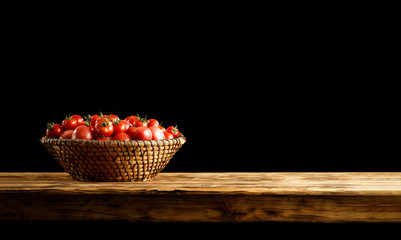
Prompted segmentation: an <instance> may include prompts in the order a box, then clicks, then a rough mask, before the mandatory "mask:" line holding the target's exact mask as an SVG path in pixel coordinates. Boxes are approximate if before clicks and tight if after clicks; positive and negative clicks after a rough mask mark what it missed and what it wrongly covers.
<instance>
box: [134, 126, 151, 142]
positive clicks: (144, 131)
mask: <svg viewBox="0 0 401 240" xmlns="http://www.w3.org/2000/svg"><path fill="white" fill-rule="evenodd" d="M131 138H132V139H133V140H152V131H150V129H149V128H148V127H138V128H135V129H134V130H133V133H132V136H131Z"/></svg>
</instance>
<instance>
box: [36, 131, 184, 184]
mask: <svg viewBox="0 0 401 240" xmlns="http://www.w3.org/2000/svg"><path fill="white" fill-rule="evenodd" d="M40 141H41V142H42V144H43V145H44V146H45V147H46V149H47V150H48V151H49V153H50V154H51V155H52V156H53V157H54V158H55V159H56V160H57V162H58V163H59V164H60V165H61V167H63V168H64V170H65V171H66V172H67V173H69V174H70V175H71V176H72V177H73V178H74V179H76V180H80V181H120V182H129V181H147V180H151V179H153V178H154V177H155V176H156V175H157V174H158V173H159V172H160V171H162V170H163V169H164V167H166V165H167V164H168V163H169V161H170V159H171V158H172V157H173V156H174V154H175V153H176V152H177V151H178V149H180V148H181V147H182V145H183V144H184V143H185V141H186V138H185V137H184V136H180V137H178V138H174V139H164V140H130V141H117V140H111V141H97V140H72V139H57V138H47V137H42V138H41V139H40Z"/></svg>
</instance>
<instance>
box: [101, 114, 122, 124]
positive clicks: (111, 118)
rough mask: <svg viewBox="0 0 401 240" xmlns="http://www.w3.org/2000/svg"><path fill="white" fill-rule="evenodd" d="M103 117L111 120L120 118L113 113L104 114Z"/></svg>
mask: <svg viewBox="0 0 401 240" xmlns="http://www.w3.org/2000/svg"><path fill="white" fill-rule="evenodd" d="M103 117H104V118H109V119H110V120H111V121H112V122H114V121H119V120H120V118H118V117H117V115H114V114H110V115H104V116H103Z"/></svg>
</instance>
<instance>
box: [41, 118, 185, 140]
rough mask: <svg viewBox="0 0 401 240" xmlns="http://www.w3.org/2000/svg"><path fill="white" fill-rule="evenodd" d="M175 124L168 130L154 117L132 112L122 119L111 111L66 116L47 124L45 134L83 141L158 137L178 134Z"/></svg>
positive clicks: (166, 137)
mask: <svg viewBox="0 0 401 240" xmlns="http://www.w3.org/2000/svg"><path fill="white" fill-rule="evenodd" d="M180 135H181V134H180V132H179V131H178V129H177V126H175V127H174V126H170V127H168V128H167V129H165V128H164V127H162V126H161V125H160V124H159V122H158V121H157V120H156V119H149V120H148V119H146V118H141V117H140V116H139V115H136V116H134V115H131V116H128V117H126V118H125V119H124V120H120V118H119V117H118V116H116V115H114V114H110V115H103V114H102V113H99V115H98V114H95V115H89V114H88V115H86V116H85V117H84V118H83V117H81V116H80V115H68V116H66V118H65V119H64V120H63V121H62V123H61V124H58V123H47V130H46V137H48V138H60V139H84V140H101V141H108V140H160V139H174V138H176V137H178V136H180Z"/></svg>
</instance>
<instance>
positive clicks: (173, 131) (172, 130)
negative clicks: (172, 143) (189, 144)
mask: <svg viewBox="0 0 401 240" xmlns="http://www.w3.org/2000/svg"><path fill="white" fill-rule="evenodd" d="M166 131H167V132H169V133H171V134H173V136H174V138H176V137H178V136H179V134H180V132H179V131H178V128H177V126H175V127H173V126H170V127H168V128H167V130H166Z"/></svg>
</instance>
